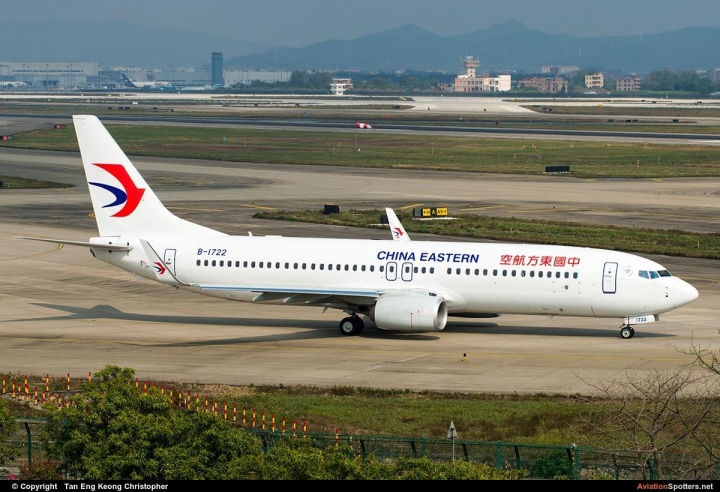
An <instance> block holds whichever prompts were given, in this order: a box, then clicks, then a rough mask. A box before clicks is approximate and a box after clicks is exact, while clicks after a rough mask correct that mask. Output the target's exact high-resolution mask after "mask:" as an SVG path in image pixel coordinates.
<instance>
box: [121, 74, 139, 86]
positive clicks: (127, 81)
mask: <svg viewBox="0 0 720 492" xmlns="http://www.w3.org/2000/svg"><path fill="white" fill-rule="evenodd" d="M121 75H122V81H123V84H125V85H126V86H127V87H133V88H137V86H136V85H135V84H134V83H133V81H132V80H130V77H128V76H127V75H125V74H124V73H123V74H121Z"/></svg>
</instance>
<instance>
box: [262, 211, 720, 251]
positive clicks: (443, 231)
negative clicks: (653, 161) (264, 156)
mask: <svg viewBox="0 0 720 492" xmlns="http://www.w3.org/2000/svg"><path fill="white" fill-rule="evenodd" d="M382 213H384V211H382V212H381V211H380V210H348V211H345V212H341V213H338V214H324V213H323V212H322V211H320V210H317V211H316V210H307V211H301V212H284V211H269V212H258V213H256V214H255V217H258V218H263V219H275V220H291V221H298V222H311V223H316V224H332V225H343V226H350V227H368V228H385V226H381V225H378V217H380V215H381V214H382ZM453 218H454V219H455V220H452V221H445V220H443V221H425V220H413V219H412V218H410V219H408V220H405V221H403V227H404V228H405V230H406V231H408V232H409V233H412V232H418V233H428V234H436V235H440V236H455V237H471V238H477V239H489V240H495V241H510V242H529V243H543V244H561V245H566V246H583V247H590V248H605V249H616V250H620V251H628V252H635V253H647V254H662V255H670V256H687V257H692V258H712V259H720V234H699V233H694V232H687V231H679V230H669V231H666V230H660V229H643V228H636V227H612V226H602V225H593V224H581V223H572V222H560V221H548V220H526V219H519V218H497V217H487V216H482V215H457V214H454V215H453Z"/></svg>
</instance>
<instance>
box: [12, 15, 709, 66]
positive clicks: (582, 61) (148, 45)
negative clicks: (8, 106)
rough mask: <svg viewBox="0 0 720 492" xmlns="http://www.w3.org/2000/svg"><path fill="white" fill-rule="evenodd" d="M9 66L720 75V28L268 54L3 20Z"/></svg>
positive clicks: (402, 32)
mask: <svg viewBox="0 0 720 492" xmlns="http://www.w3.org/2000/svg"><path fill="white" fill-rule="evenodd" d="M0 45H2V46H5V47H8V46H10V47H12V49H5V50H4V54H3V55H2V58H4V59H5V60H7V61H23V60H29V61H54V60H62V61H71V60H72V61H96V62H98V64H99V65H100V66H103V67H108V66H137V67H143V68H146V69H152V68H162V69H166V68H168V67H169V66H172V67H175V68H176V69H177V68H180V67H194V68H197V69H202V68H205V67H207V66H208V65H209V64H210V56H211V55H210V53H211V52H214V51H220V52H222V53H223V58H224V66H225V68H226V69H232V68H235V69H241V68H244V69H246V70H247V69H250V70H279V69H284V70H298V69H302V70H330V71H352V70H357V71H381V72H383V71H399V70H418V71H432V70H436V71H443V72H448V73H458V72H461V71H462V69H461V67H460V61H461V60H462V59H464V58H465V57H466V56H473V57H474V58H475V59H476V60H479V61H480V68H479V69H478V70H479V71H481V72H482V71H491V72H525V73H536V72H539V71H540V69H541V67H542V66H546V65H571V66H572V65H575V66H578V67H579V68H580V69H587V70H620V71H623V72H628V73H632V72H635V73H644V72H648V71H651V70H662V69H674V70H695V69H711V68H716V67H720V57H719V56H718V48H717V47H718V46H720V29H719V28H709V27H689V28H684V29H679V30H676V31H668V32H663V33H658V34H652V35H636V36H604V37H572V36H569V35H566V34H551V33H545V32H542V31H539V30H536V29H531V28H529V27H527V26H525V25H524V24H522V23H520V22H517V21H508V22H505V23H502V24H498V25H495V26H492V27H489V28H487V29H482V30H478V31H474V32H471V33H469V34H463V35H457V36H438V35H436V34H433V33H432V32H430V31H428V30H426V29H423V28H420V27H418V26H415V25H412V24H410V25H405V26H400V27H396V28H393V29H389V30H386V31H382V32H379V33H374V34H368V35H366V36H361V37H358V38H355V39H350V40H337V39H333V40H328V41H323V42H320V43H314V44H310V45H308V46H304V47H300V48H288V47H282V46H274V47H273V46H266V45H262V44H257V43H253V42H251V41H244V40H239V39H233V38H228V37H222V36H214V35H210V34H201V33H196V32H193V31H189V30H184V29H160V28H152V27H147V26H142V25H139V24H134V23H128V22H120V21H117V22H103V23H82V22H68V21H61V22H47V21H46V22H40V21H38V22H21V23H1V22H0Z"/></svg>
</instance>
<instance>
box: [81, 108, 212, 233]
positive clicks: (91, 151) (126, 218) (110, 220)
mask: <svg viewBox="0 0 720 492" xmlns="http://www.w3.org/2000/svg"><path fill="white" fill-rule="evenodd" d="M73 123H74V125H75V134H76V135H77V139H78V145H79V146H80V154H81V156H82V161H83V167H84V169H85V176H86V178H87V183H88V188H89V189H90V198H91V199H92V204H93V210H94V211H95V219H96V221H97V226H98V232H99V233H100V235H101V236H130V237H145V238H148V237H157V236H208V235H225V234H223V233H221V232H218V231H215V230H212V229H209V228H207V227H203V226H201V225H198V224H194V223H192V222H188V221H186V220H184V219H181V218H179V217H176V216H175V215H173V214H172V213H170V212H169V211H168V210H167V209H166V208H165V206H164V205H163V204H162V203H161V202H160V200H159V199H158V197H157V196H156V195H155V193H154V192H153V191H152V189H150V187H149V186H148V184H147V183H146V182H145V180H144V179H143V177H142V176H140V173H138V171H137V169H135V166H133V164H132V163H131V162H130V159H128V158H127V156H126V155H125V153H124V152H123V151H122V149H120V147H119V146H118V144H117V143H116V142H115V140H114V139H113V138H112V136H111V135H110V134H109V133H108V131H107V130H106V129H105V127H104V126H103V124H102V123H101V122H100V120H99V119H98V118H97V117H96V116H92V115H82V116H73Z"/></svg>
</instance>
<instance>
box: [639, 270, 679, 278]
mask: <svg viewBox="0 0 720 492" xmlns="http://www.w3.org/2000/svg"><path fill="white" fill-rule="evenodd" d="M638 275H639V276H641V277H642V278H647V279H651V278H660V277H672V275H671V274H670V272H668V271H667V270H659V271H657V272H653V271H647V270H640V271H638Z"/></svg>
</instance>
